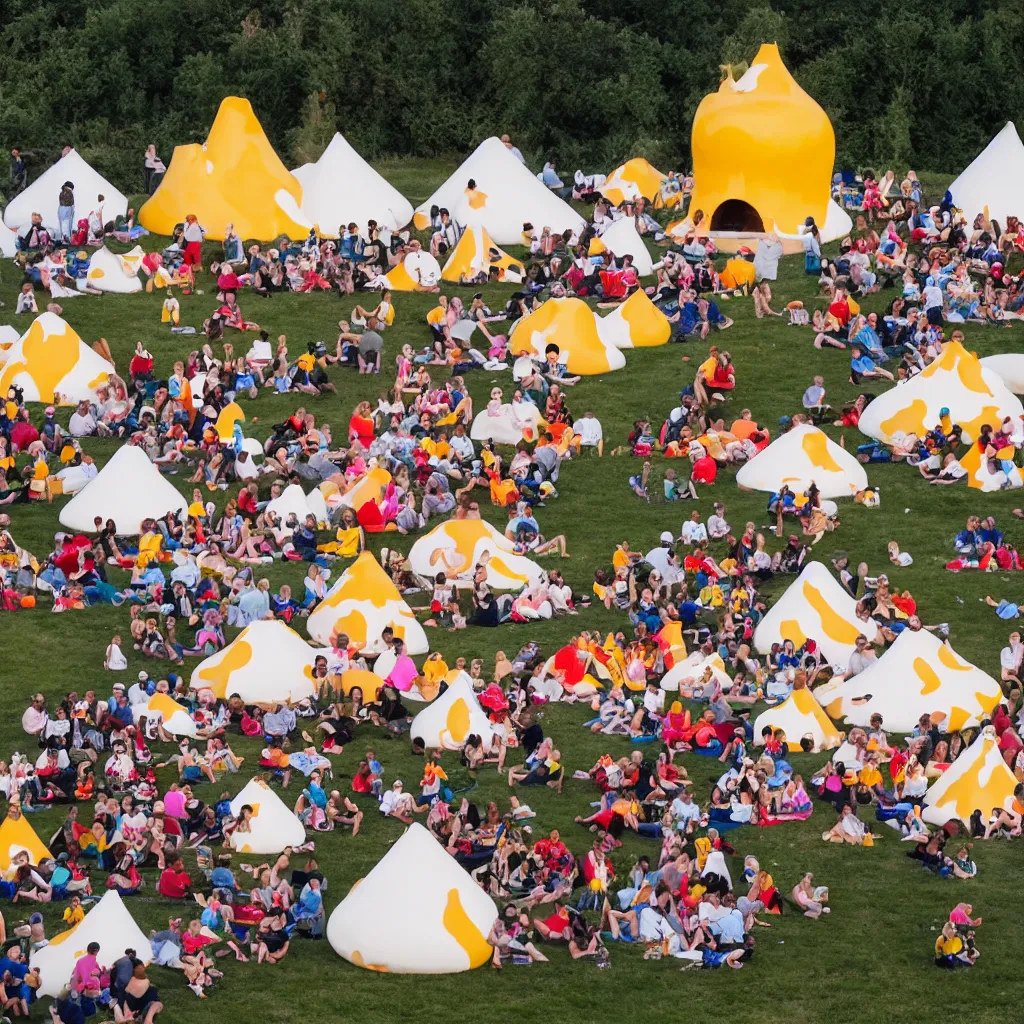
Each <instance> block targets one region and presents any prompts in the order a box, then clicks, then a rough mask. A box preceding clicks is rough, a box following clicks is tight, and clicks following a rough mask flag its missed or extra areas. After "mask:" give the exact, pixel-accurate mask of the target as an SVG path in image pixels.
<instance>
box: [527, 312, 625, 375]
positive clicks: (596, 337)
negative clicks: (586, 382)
mask: <svg viewBox="0 0 1024 1024" xmlns="http://www.w3.org/2000/svg"><path fill="white" fill-rule="evenodd" d="M548 345H557V346H558V348H559V351H560V355H559V361H560V362H563V363H565V364H566V366H567V367H568V369H569V373H571V374H573V375H582V376H585V377H586V376H593V375H595V374H599V373H608V372H609V371H610V370H621V369H622V368H623V367H624V366H625V365H626V357H625V356H624V355H623V354H622V352H621V351H619V349H617V348H616V347H615V346H614V345H613V344H612V343H611V342H607V341H604V340H603V339H602V338H601V335H600V334H599V333H598V330H597V320H596V318H595V317H594V312H593V310H592V309H591V308H590V307H589V306H588V305H587V304H586V303H585V302H584V301H583V300H582V299H548V300H547V302H545V303H543V304H542V305H541V306H540V308H538V309H536V310H534V311H533V312H532V313H529V314H527V315H526V316H524V317H523V318H522V319H521V320H518V321H516V324H515V326H514V327H513V329H512V333H511V335H510V336H509V349H510V351H511V352H512V354H513V355H517V356H518V355H528V356H534V357H535V358H537V359H540V360H542V361H543V359H544V349H545V348H547V346H548Z"/></svg>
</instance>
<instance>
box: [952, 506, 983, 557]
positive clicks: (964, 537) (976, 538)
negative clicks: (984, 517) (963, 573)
mask: <svg viewBox="0 0 1024 1024" xmlns="http://www.w3.org/2000/svg"><path fill="white" fill-rule="evenodd" d="M983 543H984V537H983V536H982V533H981V520H980V519H978V517H977V516H968V517H967V528H966V529H964V530H961V531H960V532H959V533H958V534H957V535H956V539H955V540H954V541H953V547H954V548H955V549H956V553H957V554H958V555H962V556H963V557H965V558H977V557H978V549H979V548H980V547H981V545H982V544H983Z"/></svg>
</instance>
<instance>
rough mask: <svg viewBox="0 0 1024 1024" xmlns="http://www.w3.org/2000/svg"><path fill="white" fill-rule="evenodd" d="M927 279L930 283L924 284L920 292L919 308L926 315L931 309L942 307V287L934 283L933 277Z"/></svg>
mask: <svg viewBox="0 0 1024 1024" xmlns="http://www.w3.org/2000/svg"><path fill="white" fill-rule="evenodd" d="M929 281H931V284H927V285H925V287H924V291H923V292H922V293H921V308H922V309H923V310H924V311H925V314H926V315H927V313H928V311H929V310H931V309H938V310H940V311H941V309H942V289H941V288H940V287H939V286H938V285H937V284H936V283H935V279H934V278H929Z"/></svg>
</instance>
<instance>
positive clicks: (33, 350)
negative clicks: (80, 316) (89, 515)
mask: <svg viewBox="0 0 1024 1024" xmlns="http://www.w3.org/2000/svg"><path fill="white" fill-rule="evenodd" d="M116 372H117V371H116V370H115V369H114V367H113V364H111V363H108V362H107V361H106V359H104V358H103V356H101V355H99V354H98V353H96V352H94V351H93V350H92V349H91V348H89V346H88V345H86V343H85V342H84V341H82V339H81V338H80V337H79V336H78V334H77V333H76V332H75V331H74V329H73V328H72V327H71V325H70V324H69V323H67V321H65V320H62V319H61V318H60V317H59V316H57V314H56V313H49V312H47V313H40V314H39V316H37V317H36V318H35V320H33V321H32V323H31V324H29V327H28V330H27V331H26V332H25V333H24V334H23V335H22V336H21V337H20V338H19V339H18V340H17V341H16V342H15V343H14V344H13V345H11V347H10V348H9V349H8V350H7V358H6V359H5V360H3V364H2V366H0V395H4V396H5V397H6V395H7V389H8V388H9V387H10V386H11V385H12V384H16V385H17V386H18V387H20V388H22V389H24V392H25V401H26V402H58V401H59V402H60V404H61V405H75V404H76V403H77V402H80V401H81V400H82V399H83V398H88V399H94V398H95V397H96V388H98V387H99V386H100V385H101V384H106V383H107V381H108V380H109V379H110V376H111V375H112V374H114V373H116ZM91 528H92V524H91V523H90V529H91Z"/></svg>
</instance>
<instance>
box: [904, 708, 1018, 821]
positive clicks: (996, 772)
mask: <svg viewBox="0 0 1024 1024" xmlns="http://www.w3.org/2000/svg"><path fill="white" fill-rule="evenodd" d="M1016 786H1017V779H1016V776H1014V774H1013V772H1011V771H1010V769H1009V768H1008V767H1007V766H1006V762H1005V761H1004V760H1003V755H1002V751H1001V750H1000V749H999V739H998V737H997V736H996V731H995V728H994V727H993V726H991V725H989V726H986V727H985V728H984V729H982V730H981V732H980V733H979V735H978V737H977V739H975V741H974V742H973V743H972V744H971V745H970V746H969V747H968V748H967V749H966V750H964V751H961V753H960V755H959V757H957V759H956V760H955V761H954V762H953V763H952V764H951V765H950V766H949V767H948V768H947V769H946V770H945V771H944V772H943V773H942V774H941V775H940V776H939V777H938V778H937V779H936V780H935V782H934V783H932V786H931V788H930V789H929V790H928V792H927V793H925V797H924V811H923V812H922V817H923V818H924V820H925V821H927V822H929V823H930V824H932V825H945V824H946V822H948V821H952V820H954V819H957V820H959V821H962V822H963V823H964V824H965V825H967V824H969V823H970V820H971V815H972V814H974V812H975V811H981V814H982V821H983V822H986V823H987V821H988V816H989V815H990V814H991V813H992V810H993V808H995V807H1000V808H1002V809H1004V810H1010V809H1011V808H1012V807H1013V802H1014V797H1013V791H1014V789H1015V788H1016Z"/></svg>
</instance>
